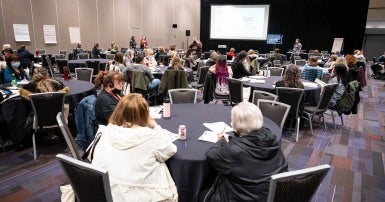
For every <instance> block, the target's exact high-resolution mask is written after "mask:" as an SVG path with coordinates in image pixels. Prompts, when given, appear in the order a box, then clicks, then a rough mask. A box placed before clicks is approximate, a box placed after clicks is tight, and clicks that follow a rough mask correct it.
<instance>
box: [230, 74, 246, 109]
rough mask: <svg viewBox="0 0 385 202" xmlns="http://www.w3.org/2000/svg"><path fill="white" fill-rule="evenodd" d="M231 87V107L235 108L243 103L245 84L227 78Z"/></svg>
mask: <svg viewBox="0 0 385 202" xmlns="http://www.w3.org/2000/svg"><path fill="white" fill-rule="evenodd" d="M227 84H228V85H229V94H230V105H231V106H234V105H236V104H238V103H240V102H242V101H243V83H242V81H241V80H238V79H233V78H227Z"/></svg>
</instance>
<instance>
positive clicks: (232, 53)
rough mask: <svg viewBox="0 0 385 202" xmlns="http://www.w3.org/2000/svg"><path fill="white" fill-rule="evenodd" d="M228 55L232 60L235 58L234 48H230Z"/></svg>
mask: <svg viewBox="0 0 385 202" xmlns="http://www.w3.org/2000/svg"><path fill="white" fill-rule="evenodd" d="M228 55H229V56H231V57H232V58H233V60H234V59H235V57H237V53H236V52H235V48H230V50H229V52H228Z"/></svg>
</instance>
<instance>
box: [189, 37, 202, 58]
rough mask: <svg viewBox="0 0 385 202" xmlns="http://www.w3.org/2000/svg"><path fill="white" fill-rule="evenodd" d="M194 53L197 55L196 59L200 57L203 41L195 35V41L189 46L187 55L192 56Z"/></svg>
mask: <svg viewBox="0 0 385 202" xmlns="http://www.w3.org/2000/svg"><path fill="white" fill-rule="evenodd" d="M192 55H196V56H197V58H196V59H198V58H200V57H201V55H202V42H201V41H200V40H199V38H198V37H194V38H193V42H192V43H191V44H190V45H189V47H188V51H187V53H186V57H190V56H192Z"/></svg>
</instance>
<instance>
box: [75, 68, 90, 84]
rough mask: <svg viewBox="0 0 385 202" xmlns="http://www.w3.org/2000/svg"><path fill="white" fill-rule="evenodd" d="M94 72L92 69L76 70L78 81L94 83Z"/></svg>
mask: <svg viewBox="0 0 385 202" xmlns="http://www.w3.org/2000/svg"><path fill="white" fill-rule="evenodd" d="M93 72H94V70H93V69H91V68H81V67H79V68H75V74H76V79H77V80H81V81H88V82H91V83H92V76H93Z"/></svg>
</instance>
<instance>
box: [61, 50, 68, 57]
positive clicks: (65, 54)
mask: <svg viewBox="0 0 385 202" xmlns="http://www.w3.org/2000/svg"><path fill="white" fill-rule="evenodd" d="M67 52H68V51H67V50H59V54H60V55H64V57H67Z"/></svg>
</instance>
